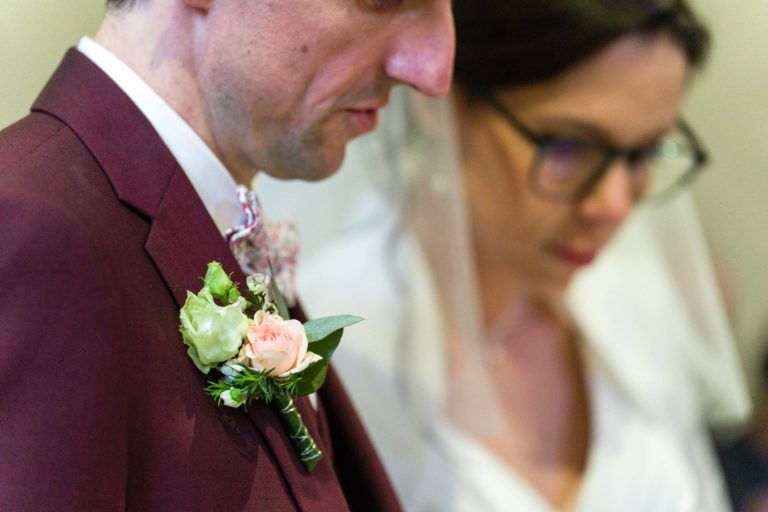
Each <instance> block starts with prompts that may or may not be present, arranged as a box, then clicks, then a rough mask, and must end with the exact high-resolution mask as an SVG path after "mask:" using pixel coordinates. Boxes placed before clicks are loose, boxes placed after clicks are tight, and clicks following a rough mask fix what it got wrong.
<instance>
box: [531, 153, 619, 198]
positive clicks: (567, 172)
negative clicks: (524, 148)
mask: <svg viewBox="0 0 768 512" xmlns="http://www.w3.org/2000/svg"><path fill="white" fill-rule="evenodd" d="M606 157H607V155H606V153H605V150H604V149H603V148H600V147H599V146H595V145H591V144H588V143H585V142H582V141H578V140H568V139H555V140H551V141H547V142H545V143H543V144H541V145H540V146H539V154H538V158H537V161H536V162H535V164H534V172H533V181H534V183H533V185H534V187H535V188H536V190H537V191H538V192H539V193H540V194H542V195H544V196H546V197H549V198H552V199H558V200H569V199H573V198H575V197H576V196H578V195H579V194H580V193H581V192H582V190H583V189H584V187H585V186H587V184H588V183H589V182H590V181H591V180H592V178H593V177H594V176H595V174H596V173H598V172H599V171H600V169H601V168H602V166H603V164H604V162H605V159H606Z"/></svg>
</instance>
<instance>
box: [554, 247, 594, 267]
mask: <svg viewBox="0 0 768 512" xmlns="http://www.w3.org/2000/svg"><path fill="white" fill-rule="evenodd" d="M549 252H550V253H552V254H553V255H554V256H555V257H556V258H558V259H559V260H561V261H563V262H565V263H567V264H569V265H571V266H574V267H585V266H587V265H589V264H590V263H592V262H593V261H594V260H595V257H597V250H583V249H573V248H571V247H565V246H551V247H550V249H549Z"/></svg>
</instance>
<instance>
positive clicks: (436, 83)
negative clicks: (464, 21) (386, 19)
mask: <svg viewBox="0 0 768 512" xmlns="http://www.w3.org/2000/svg"><path fill="white" fill-rule="evenodd" d="M407 23H408V26H407V27H406V28H405V30H404V31H403V32H401V33H400V35H399V37H397V38H395V41H394V48H393V50H392V51H391V52H390V54H389V56H388V58H387V62H386V73H387V75H388V76H389V77H390V78H391V79H393V80H395V81H396V82H399V83H403V84H406V85H410V86H411V87H413V88H414V89H416V90H417V91H420V92H422V93H424V94H426V95H428V96H433V97H441V96H445V95H446V94H448V91H449V90H450V87H451V78H452V75H453V57H454V51H455V46H456V37H455V31H454V27H453V13H452V11H451V4H450V2H449V1H448V0H445V1H440V2H435V3H434V6H433V7H432V8H431V9H430V10H429V11H426V12H424V13H423V16H421V17H419V18H416V17H414V18H413V19H411V20H409V21H408V22H407Z"/></svg>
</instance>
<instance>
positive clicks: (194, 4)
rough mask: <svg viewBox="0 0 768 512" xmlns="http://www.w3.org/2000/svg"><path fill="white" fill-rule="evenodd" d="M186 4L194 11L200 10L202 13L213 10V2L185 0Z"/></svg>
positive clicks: (207, 0)
mask: <svg viewBox="0 0 768 512" xmlns="http://www.w3.org/2000/svg"><path fill="white" fill-rule="evenodd" d="M184 4H185V5H186V6H187V7H191V8H192V9H200V10H201V11H207V10H208V9H210V8H211V4H213V0H184Z"/></svg>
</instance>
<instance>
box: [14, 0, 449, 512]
mask: <svg viewBox="0 0 768 512" xmlns="http://www.w3.org/2000/svg"><path fill="white" fill-rule="evenodd" d="M452 52H453V32H452V19H451V13H450V1H449V0H424V1H419V2H415V3H413V2H402V1H400V0H395V1H390V0H134V1H131V0H113V1H112V2H111V4H110V5H109V6H108V9H107V14H106V16H105V19H104V21H103V24H102V26H101V28H100V29H99V31H98V34H97V35H96V37H95V40H91V39H88V38H85V39H83V40H82V41H81V43H80V44H79V46H78V48H77V49H72V50H70V51H69V52H68V53H67V54H66V56H65V57H64V60H63V62H62V63H61V65H60V67H59V69H58V70H57V71H56V72H55V73H54V75H53V77H52V78H51V80H50V81H49V83H48V84H47V85H46V87H45V89H44V90H43V92H42V93H41V95H40V97H39V98H38V99H37V101H36V102H35V104H34V105H33V107H32V113H31V114H30V115H29V116H27V117H26V118H24V119H22V120H21V121H19V122H17V123H15V124H14V125H12V126H10V127H8V128H6V129H5V130H3V131H2V132H0V283H1V284H2V293H0V461H1V462H0V510H3V511H33V510H34V511H54V510H55V511H113V510H114V511H116V510H128V511H141V512H145V511H163V512H164V511H193V510H200V511H208V510H211V511H236V510H237V511H240V510H260V511H261V510H265V511H267V510H269V511H283V510H308V511H329V512H330V511H333V512H336V511H343V510H347V509H353V510H396V509H398V504H397V500H396V498H395V497H394V494H393V493H392V490H391V488H390V486H389V483H388V481H387V478H386V476H385V475H384V473H383V471H382V468H381V465H380V463H379V461H378V459H377V458H376V455H375V454H374V452H373V449H372V448H371V445H370V443H369V441H368V439H367V437H366V435H365V433H364V431H363V429H362V426H361V424H360V421H359V419H358V418H357V416H356V415H355V413H354V411H353V409H352V407H351V405H350V403H349V401H348V398H347V396H346V395H345V393H344V391H343V389H342V388H341V386H340V384H339V382H338V380H337V379H336V377H335V376H334V375H333V372H331V373H330V374H329V377H328V380H327V382H326V384H325V386H324V387H323V388H322V389H321V391H320V393H319V395H320V396H319V400H318V403H317V404H316V405H313V404H310V403H309V401H308V400H307V399H305V398H303V399H300V400H298V401H297V406H298V408H299V409H300V411H301V413H302V416H303V417H304V418H305V421H306V423H307V426H308V428H309V430H310V433H311V434H312V435H313V437H314V438H315V440H316V441H317V442H318V444H319V445H320V447H321V449H323V451H324V452H325V457H324V458H323V460H322V461H321V462H320V464H319V465H318V467H317V468H316V469H315V471H314V472H312V473H307V472H306V471H305V470H304V469H303V466H302V465H301V462H300V461H299V459H298V457H297V456H296V454H295V452H294V450H293V446H292V444H291V441H290V439H289V438H288V436H287V434H286V432H285V431H284V429H283V427H282V425H281V423H280V420H279V418H278V417H277V415H276V413H275V412H274V410H273V409H272V408H270V407H267V406H265V405H264V404H263V403H254V404H253V405H252V406H251V407H250V408H249V409H248V410H247V411H244V410H243V409H230V408H226V407H218V406H216V405H215V403H214V402H213V401H212V400H211V399H210V398H209V397H208V396H207V395H206V394H205V393H204V392H203V389H202V388H203V387H204V386H205V382H206V380H207V379H206V376H204V375H202V374H201V373H200V372H199V371H198V370H197V369H196V368H195V366H194V365H193V364H192V362H191V361H190V360H189V358H188V357H187V355H186V352H185V347H184V345H183V344H182V340H181V335H180V333H179V331H178V321H179V320H178V316H179V307H180V305H181V304H183V301H184V297H185V293H186V291H187V290H193V291H197V290H199V289H200V286H201V283H200V280H199V276H200V275H202V274H203V273H204V271H205V267H206V264H207V263H208V262H209V261H213V260H217V261H220V262H222V264H223V266H224V268H225V269H226V271H227V272H231V273H233V275H234V277H235V280H237V281H239V282H240V283H244V276H243V275H242V273H241V272H240V270H239V269H238V266H237V263H236V262H235V259H234V258H233V256H232V255H231V254H230V253H229V251H228V246H227V244H226V242H225V241H224V238H223V236H222V233H223V232H225V231H226V230H227V229H229V228H230V227H232V226H233V225H235V224H237V223H238V222H239V216H240V214H241V212H240V210H239V205H238V204H237V203H236V201H235V199H234V198H235V194H234V188H235V185H236V184H238V183H239V184H247V183H249V182H250V180H251V179H252V178H253V176H254V175H255V173H256V172H257V170H263V171H264V172H267V173H269V174H272V175H274V176H276V177H280V178H286V179H290V178H299V179H305V180H317V179H321V178H324V177H326V176H328V175H330V174H332V173H333V172H334V171H335V170H336V169H337V168H338V167H339V165H340V163H341V161H342V158H343V154H344V146H345V144H346V143H347V142H348V141H349V140H350V139H351V138H353V137H355V136H357V135H360V134H362V133H365V132H367V131H369V130H372V129H373V128H374V127H375V125H376V117H377V112H378V110H379V109H380V108H382V107H384V105H385V104H386V102H387V96H388V92H389V90H390V88H391V87H392V86H393V85H395V84H398V83H402V84H407V85H410V86H412V87H414V88H416V89H419V90H421V91H422V92H424V93H426V94H429V95H433V96H440V95H443V94H445V93H446V92H447V88H448V84H449V80H450V68H451V59H452ZM329 285H332V283H329ZM339 313H354V312H353V311H351V312H339ZM297 314H298V313H297Z"/></svg>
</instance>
